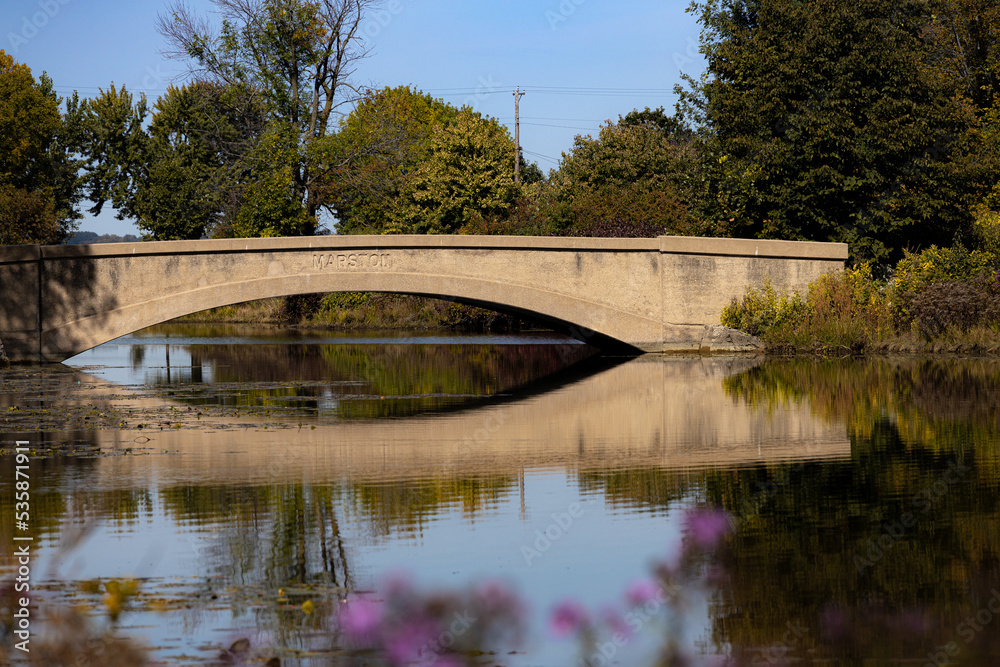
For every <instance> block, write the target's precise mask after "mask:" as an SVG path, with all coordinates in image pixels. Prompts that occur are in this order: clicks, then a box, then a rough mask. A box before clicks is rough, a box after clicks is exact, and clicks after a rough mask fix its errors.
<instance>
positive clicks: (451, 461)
mask: <svg viewBox="0 0 1000 667" xmlns="http://www.w3.org/2000/svg"><path fill="white" fill-rule="evenodd" d="M755 363H757V362H756V361H754V360H749V359H733V358H722V357H708V358H662V357H642V358H639V359H634V360H631V361H628V362H626V363H623V364H621V365H618V366H615V367H613V368H610V369H607V370H605V371H602V372H600V373H597V374H595V375H593V376H590V377H587V378H584V379H582V380H580V381H578V382H575V383H572V384H569V385H567V386H563V387H561V388H558V389H555V390H553V391H549V392H546V393H542V394H538V395H534V396H530V397H528V398H525V399H523V400H519V401H514V402H509V403H502V404H499V405H491V406H488V407H483V408H478V409H470V410H463V411H458V412H454V413H447V414H438V415H428V416H420V417H412V418H407V419H388V420H372V421H363V422H354V421H352V422H340V423H326V424H323V423H320V424H317V425H316V428H311V426H310V424H309V422H308V421H307V422H304V423H303V425H302V426H301V427H299V426H297V425H291V426H290V427H289V425H288V424H284V425H281V424H278V425H277V426H279V427H277V428H276V424H275V422H273V421H270V422H265V421H264V420H263V419H260V418H252V417H240V418H238V419H237V418H232V419H229V418H212V419H202V420H201V422H200V423H198V424H197V425H194V426H195V427H194V428H189V427H187V426H186V427H185V428H183V429H180V430H171V429H166V430H163V431H158V430H148V429H147V430H145V431H134V430H128V431H114V432H101V433H100V435H99V437H100V438H101V445H102V446H103V447H104V448H125V447H150V448H152V449H153V450H154V451H157V452H160V451H163V450H166V451H167V452H169V453H170V454H171V455H170V456H163V457H160V458H159V459H156V458H155V457H154V458H153V459H152V460H151V459H150V457H141V458H139V459H136V458H133V457H128V456H126V457H110V458H104V459H101V461H100V464H99V465H100V468H101V470H102V474H101V475H99V479H95V483H96V484H98V485H100V486H105V485H108V486H117V485H119V484H127V485H129V486H135V485H139V486H142V485H144V484H147V483H148V484H149V485H151V486H158V485H174V484H267V483H283V482H297V481H310V482H323V481H328V482H329V481H335V480H344V481H365V480H382V481H390V480H394V479H396V480H404V479H413V478H420V477H422V478H426V477H432V476H441V475H464V476H468V475H503V474H516V473H517V472H518V471H519V470H523V469H524V468H535V469H538V468H545V467H559V468H566V469H570V470H574V469H575V470H597V469H605V470H607V469H611V468H626V467H634V466H644V467H648V466H656V467H665V468H691V467H709V466H743V465H755V464H759V463H763V462H770V461H778V460H789V459H829V458H843V457H848V456H849V455H850V441H849V439H848V437H847V433H846V428H845V426H844V425H843V424H840V423H827V422H825V421H823V420H822V419H821V418H819V417H817V416H816V415H815V414H814V412H813V411H812V410H811V408H810V406H809V405H808V403H806V402H801V403H795V402H790V403H788V404H785V405H784V406H780V407H775V406H774V405H773V404H772V405H770V406H751V405H748V404H746V402H744V401H743V400H742V399H739V398H734V397H731V396H730V395H728V394H727V393H726V391H725V389H724V387H723V379H724V378H725V377H727V376H729V375H732V374H734V373H738V372H740V371H742V370H746V369H748V368H750V367H752V366H753V365H754V364H755ZM139 402H140V403H141V404H143V406H144V407H156V406H157V405H162V402H161V401H158V400H154V399H140V400H139ZM265 425H267V426H268V428H266V429H265V428H264V427H265ZM281 426H284V427H281ZM137 436H142V437H149V438H151V442H149V443H146V444H140V445H137V444H136V442H134V440H133V439H134V438H136V437H137Z"/></svg>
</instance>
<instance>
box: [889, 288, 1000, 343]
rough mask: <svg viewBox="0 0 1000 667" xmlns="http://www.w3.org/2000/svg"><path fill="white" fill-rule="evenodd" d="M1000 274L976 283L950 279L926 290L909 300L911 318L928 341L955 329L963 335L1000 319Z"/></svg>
mask: <svg viewBox="0 0 1000 667" xmlns="http://www.w3.org/2000/svg"><path fill="white" fill-rule="evenodd" d="M998 278H1000V273H998V274H994V275H993V276H989V277H984V276H979V277H976V278H975V279H973V280H949V281H946V282H940V283H935V284H933V285H930V286H929V287H927V288H925V289H923V290H922V291H920V292H918V293H917V294H915V295H914V296H913V298H912V299H911V300H910V304H909V309H910V315H911V316H912V318H913V323H914V324H915V325H916V326H917V329H918V330H919V331H920V333H922V334H923V335H924V336H926V337H927V338H932V337H934V336H940V335H941V334H943V333H944V332H945V331H947V330H948V329H951V328H954V329H957V330H958V331H961V332H963V333H965V332H968V331H969V330H970V329H972V328H973V327H974V326H977V325H980V324H995V323H997V322H998V320H1000V288H998Z"/></svg>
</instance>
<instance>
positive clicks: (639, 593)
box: [625, 579, 661, 607]
mask: <svg viewBox="0 0 1000 667" xmlns="http://www.w3.org/2000/svg"><path fill="white" fill-rule="evenodd" d="M660 593H661V589H660V587H659V585H657V583H656V582H655V581H653V580H652V579H639V580H638V581H633V582H632V583H631V584H629V587H628V588H627V589H625V599H626V600H627V601H628V603H629V606H631V607H641V606H644V605H645V604H646V603H647V602H651V601H653V600H659V598H660Z"/></svg>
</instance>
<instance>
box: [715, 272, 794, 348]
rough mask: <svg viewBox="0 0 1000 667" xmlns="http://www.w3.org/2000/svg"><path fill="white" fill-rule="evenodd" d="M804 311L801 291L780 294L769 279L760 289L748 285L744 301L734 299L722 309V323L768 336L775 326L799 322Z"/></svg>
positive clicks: (753, 334) (755, 334)
mask: <svg viewBox="0 0 1000 667" xmlns="http://www.w3.org/2000/svg"><path fill="white" fill-rule="evenodd" d="M805 313H806V304H805V302H804V301H803V300H802V297H801V296H800V295H799V294H796V293H792V294H777V293H776V292H775V291H774V287H773V286H772V285H771V283H770V281H768V282H766V283H765V284H764V287H762V288H761V289H759V290H758V289H756V288H753V287H749V288H747V291H746V294H744V295H743V299H742V300H738V299H736V298H733V300H732V302H730V304H729V305H728V306H726V307H725V308H723V310H722V324H723V326H727V327H729V328H731V329H739V330H740V331H745V332H746V333H748V334H750V335H751V336H766V334H767V333H768V332H769V331H771V330H772V329H776V328H781V327H787V326H790V325H791V326H794V325H795V324H798V323H799V322H801V321H802V319H803V318H804V317H805Z"/></svg>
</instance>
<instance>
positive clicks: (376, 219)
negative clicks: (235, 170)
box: [321, 86, 460, 234]
mask: <svg viewBox="0 0 1000 667" xmlns="http://www.w3.org/2000/svg"><path fill="white" fill-rule="evenodd" d="M459 111H460V110H459V109H457V108H456V107H453V106H451V105H449V104H446V103H444V102H443V101H441V100H438V99H435V98H433V97H431V96H430V95H428V94H426V93H420V92H418V91H415V90H413V89H411V88H410V87H409V86H397V87H394V88H391V87H387V88H382V89H379V90H369V91H367V92H366V94H365V95H364V97H363V98H362V99H361V101H360V102H359V103H358V104H357V105H356V106H355V108H354V109H353V110H352V111H351V113H350V114H348V115H347V116H346V117H345V118H344V119H343V121H342V122H341V123H340V127H339V129H338V131H337V133H336V135H333V136H331V137H330V138H329V139H328V140H327V141H326V142H324V143H323V144H322V146H321V149H322V150H323V151H325V154H324V161H325V162H327V163H330V164H335V165H336V168H334V169H331V170H330V171H329V172H328V173H329V177H328V178H327V179H326V180H325V182H324V183H323V184H322V185H321V187H322V188H323V194H324V198H325V199H327V200H328V201H330V202H331V205H332V206H333V208H334V210H335V212H336V216H337V220H338V222H337V230H338V232H340V233H341V234H358V233H372V232H381V231H384V228H385V224H386V221H387V220H388V219H389V218H390V216H391V215H392V211H393V209H395V208H396V207H397V206H398V203H399V200H400V197H401V194H402V192H403V190H404V188H405V187H406V182H407V179H408V178H409V177H410V176H411V175H412V174H413V172H414V171H415V170H416V169H417V167H418V165H419V164H420V163H421V162H423V161H424V160H426V159H427V158H428V157H429V156H430V154H431V145H432V139H433V136H434V129H435V128H436V127H438V126H441V125H445V124H447V123H451V122H454V121H455V118H456V117H457V115H458V114H459Z"/></svg>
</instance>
